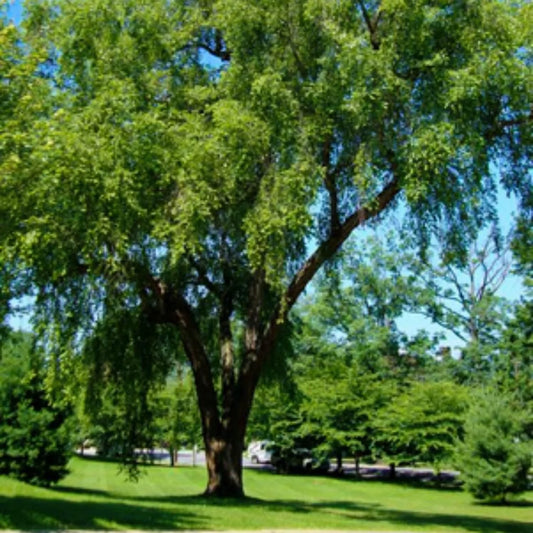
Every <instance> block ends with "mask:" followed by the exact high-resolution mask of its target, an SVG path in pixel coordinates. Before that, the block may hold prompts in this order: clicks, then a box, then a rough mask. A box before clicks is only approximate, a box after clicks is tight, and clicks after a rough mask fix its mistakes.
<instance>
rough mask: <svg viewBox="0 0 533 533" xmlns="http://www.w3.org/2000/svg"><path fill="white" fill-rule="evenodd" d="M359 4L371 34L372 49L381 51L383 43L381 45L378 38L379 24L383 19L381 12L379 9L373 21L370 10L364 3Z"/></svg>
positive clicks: (361, 0)
mask: <svg viewBox="0 0 533 533" xmlns="http://www.w3.org/2000/svg"><path fill="white" fill-rule="evenodd" d="M358 4H359V7H360V8H361V12H362V13H363V18H364V19H365V23H366V25H367V28H368V32H369V33H370V44H371V45H372V48H373V49H374V50H379V47H380V44H381V43H380V39H379V36H378V22H379V19H380V17H381V11H380V10H379V9H378V11H377V12H376V15H375V16H374V18H373V19H371V18H370V14H369V13H368V10H367V9H366V6H365V3H364V1H363V0H359V1H358Z"/></svg>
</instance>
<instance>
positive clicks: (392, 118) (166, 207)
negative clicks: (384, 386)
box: [0, 0, 533, 496]
mask: <svg viewBox="0 0 533 533" xmlns="http://www.w3.org/2000/svg"><path fill="white" fill-rule="evenodd" d="M26 6H27V12H26V15H25V22H24V31H23V33H22V34H21V36H20V37H18V38H17V39H16V40H15V41H14V44H15V45H18V46H19V48H18V49H17V48H16V46H15V49H17V50H18V56H19V57H20V58H21V59H19V57H14V58H13V63H14V64H17V62H19V61H22V62H24V56H26V57H28V54H30V56H29V58H28V61H35V58H37V59H38V60H40V64H39V65H38V66H37V67H36V68H35V69H34V70H33V76H32V78H31V79H30V81H28V82H27V83H26V84H25V85H24V86H23V90H22V91H21V92H18V93H17V92H15V93H14V94H15V97H17V99H16V100H15V101H14V102H13V103H12V104H11V106H10V113H11V114H12V113H13V112H14V113H15V114H17V113H20V114H24V117H26V116H27V115H28V113H30V112H31V113H33V120H32V121H31V122H29V121H27V120H17V121H15V122H13V123H12V124H11V126H9V128H10V129H9V130H6V127H8V126H5V123H4V122H3V121H2V122H1V123H0V128H2V130H1V131H0V135H1V137H0V138H2V139H7V140H8V141H9V145H5V144H3V145H2V148H1V149H2V151H1V154H2V155H1V157H2V159H1V160H0V172H1V182H0V214H1V216H2V225H1V228H2V229H1V230H0V236H1V239H2V244H1V262H2V269H3V270H2V272H6V280H7V282H8V283H9V291H8V293H9V296H21V295H23V294H27V293H30V294H33V295H34V296H35V309H36V317H37V319H38V321H40V323H42V324H46V325H47V332H48V334H47V336H46V339H47V340H48V341H50V342H51V344H50V346H53V345H62V346H63V348H62V349H61V350H56V351H55V352H54V353H56V354H58V355H57V358H58V366H61V365H60V364H59V363H63V362H65V361H68V359H69V357H68V356H69V354H70V355H75V354H76V353H77V352H79V351H80V350H83V347H84V346H85V345H87V343H86V342H85V341H86V340H87V339H91V340H92V339H94V338H97V342H90V343H89V344H88V346H89V347H90V348H89V349H88V350H87V356H90V355H91V354H93V355H95V354H96V355H97V356H98V357H100V358H102V356H103V355H102V354H105V355H106V356H107V360H106V361H105V362H102V364H99V365H96V366H95V368H97V369H99V371H100V372H101V375H102V376H104V377H106V378H110V377H115V378H117V379H118V380H120V379H122V381H123V382H127V380H126V379H125V378H124V376H126V375H128V372H132V371H138V372H140V373H142V374H143V375H145V376H146V379H147V380H148V379H150V380H156V379H158V378H160V377H161V374H163V373H164V372H165V371H166V370H167V369H168V365H166V364H163V363H164V361H163V360H164V358H165V357H166V356H167V351H166V350H165V345H166V343H165V342H162V341H161V337H160V335H163V339H168V338H170V337H172V332H173V331H175V332H177V335H179V337H180V339H181V342H182V344H183V348H184V352H185V354H186V356H187V358H188V360H189V362H190V365H191V368H192V372H193V373H194V379H195V384H196V389H197V395H198V402H199V407H200V411H201V418H202V425H203V439H204V444H205V448H206V457H207V469H208V485H207V489H206V493H207V494H214V495H222V496H228V495H233V496H235V495H236V496H239V495H242V494H243V486H242V467H241V453H242V448H243V439H244V434H245V429H246V423H247V419H248V415H249V411H250V406H251V404H252V399H253V395H254V390H255V388H256V385H257V382H258V379H259V376H260V374H261V371H262V369H263V367H264V366H265V363H266V362H267V361H268V360H269V358H270V357H271V355H272V353H273V352H274V351H275V350H276V343H277V342H278V340H279V338H280V334H282V333H283V329H284V325H285V323H286V321H285V319H286V317H287V314H288V312H289V311H290V309H291V308H292V306H293V305H294V303H295V302H296V301H297V299H298V297H299V296H300V295H301V294H302V292H303V291H304V290H305V288H306V286H307V285H308V284H309V282H310V281H311V280H312V278H313V277H314V275H315V274H316V273H317V272H318V271H319V270H320V269H321V267H322V266H323V265H324V264H325V263H326V262H327V261H328V260H329V259H330V258H332V257H333V255H334V254H335V252H336V251H337V250H338V249H339V248H340V247H341V246H342V244H343V242H344V241H345V240H346V239H347V238H348V236H349V235H350V234H351V233H352V232H353V231H354V230H355V229H356V228H358V227H361V226H363V225H365V224H370V223H372V222H373V221H376V220H378V219H379V217H380V215H381V214H382V213H384V212H385V211H387V210H389V209H391V208H394V207H395V206H398V205H399V204H400V203H401V202H402V201H404V202H405V203H406V205H407V206H408V210H409V212H410V213H411V214H412V215H413V217H412V220H413V231H415V228H418V229H419V230H421V232H422V233H423V232H424V230H425V231H427V230H428V228H430V227H431V225H432V224H433V223H437V222H441V223H442V224H443V225H444V226H445V227H446V229H448V230H449V233H448V235H450V236H451V240H452V241H453V244H454V245H455V246H461V245H463V244H464V241H465V240H466V239H467V237H468V235H469V234H470V233H471V230H473V228H474V227H475V226H476V225H477V224H479V223H481V222H483V221H484V220H486V219H487V218H490V217H491V216H493V215H494V211H495V210H494V202H495V179H496V177H495V175H496V172H494V171H493V172H491V167H490V165H491V162H493V163H495V164H499V167H500V173H499V177H501V180H502V183H503V185H504V186H505V187H506V188H507V189H508V190H524V189H527V188H528V184H527V180H528V175H527V172H525V168H526V167H527V164H528V161H527V159H528V157H527V156H528V154H526V153H525V151H526V150H527V149H528V147H529V146H531V142H530V141H531V130H530V118H531V115H530V96H531V71H530V69H529V67H528V61H529V60H530V56H529V53H530V50H529V48H528V46H529V43H530V37H531V36H530V34H529V33H528V32H530V31H531V27H533V24H528V22H531V8H530V6H528V5H527V2H505V1H500V0H483V1H474V0H457V1H455V2H448V1H443V0H383V1H374V0H372V1H355V2H354V1H345V0H341V1H336V2H331V1H328V0H306V1H302V0H285V1H281V2H280V1H278V0H257V1H254V2H249V1H244V0H224V1H214V0H187V1H186V0H182V1H180V0H175V1H168V0H153V1H151V2H143V3H139V2H137V1H135V0H117V1H115V2H112V3H109V2H108V1H104V0H80V1H78V2H71V1H68V0H50V1H40V0H31V1H28V2H27V3H26ZM10 31H14V30H10ZM3 61H4V60H3ZM7 61H8V62H9V61H11V58H10V57H8V58H7ZM0 65H2V66H1V67H0V69H1V70H0V73H1V75H2V83H1V84H0V85H1V87H2V90H5V88H6V87H9V86H10V84H12V77H11V76H10V74H9V69H8V70H7V74H6V73H5V72H6V69H5V68H4V62H2V63H1V64H0ZM13 124H14V125H15V126H16V127H15V128H13ZM7 274H9V276H7ZM2 275H3V274H2ZM117 328H120V335H118V338H117ZM169 332H170V333H169ZM95 347H97V349H96V348H95ZM98 354H99V355H98ZM147 354H149V356H148V355H147ZM135 358H137V359H138V362H136V363H132V361H133V360H134V359H135ZM130 363H131V364H130ZM126 384H127V383H126Z"/></svg>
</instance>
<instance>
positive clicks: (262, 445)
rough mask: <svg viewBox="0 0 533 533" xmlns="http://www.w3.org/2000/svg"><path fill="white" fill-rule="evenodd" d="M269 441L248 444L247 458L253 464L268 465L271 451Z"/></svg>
mask: <svg viewBox="0 0 533 533" xmlns="http://www.w3.org/2000/svg"><path fill="white" fill-rule="evenodd" d="M271 444H272V442H270V441H269V440H257V441H253V442H251V443H250V445H249V446H248V457H249V458H250V461H252V463H253V464H260V463H261V464H262V463H270V461H271V459H272V450H271V449H270V445H271Z"/></svg>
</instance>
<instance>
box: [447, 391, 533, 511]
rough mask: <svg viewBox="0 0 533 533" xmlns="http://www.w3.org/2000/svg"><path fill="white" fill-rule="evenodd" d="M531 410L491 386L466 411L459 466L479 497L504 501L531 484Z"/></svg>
mask: <svg viewBox="0 0 533 533" xmlns="http://www.w3.org/2000/svg"><path fill="white" fill-rule="evenodd" d="M528 418H529V415H528V412H527V410H526V409H525V408H524V407H521V406H520V405H518V404H516V403H515V402H513V399H512V397H510V396H507V395H505V394H504V393H502V392H499V391H496V390H492V391H489V392H485V393H483V394H482V395H479V396H478V397H477V398H476V400H475V402H474V403H473V405H472V406H471V408H470V411H469V413H468V415H467V419H466V422H465V433H464V440H463V442H461V443H460V444H459V446H458V449H457V461H456V462H457V466H458V468H459V469H460V471H461V476H462V478H463V479H464V482H465V486H466V489H467V490H468V491H469V492H470V493H471V494H472V495H473V496H474V497H475V498H477V499H480V500H498V501H505V499H506V496H507V495H508V494H518V493H520V492H524V491H525V490H526V489H527V488H528V471H529V468H530V466H531V456H532V451H533V450H532V447H531V439H530V437H529V436H528V435H527V433H526V427H527V420H528Z"/></svg>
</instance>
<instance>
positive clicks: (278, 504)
mask: <svg viewBox="0 0 533 533" xmlns="http://www.w3.org/2000/svg"><path fill="white" fill-rule="evenodd" d="M139 500H142V501H144V502H147V501H148V502H149V501H153V502H154V503H159V504H161V503H164V504H175V505H184V506H192V507H194V506H202V507H203V506H206V505H209V506H212V507H215V506H223V507H225V508H226V509H227V508H232V507H233V508H235V509H243V508H245V509H248V510H249V511H250V512H251V513H252V514H253V513H254V509H257V512H258V513H259V512H261V513H263V515H264V513H269V512H271V513H276V514H279V513H287V514H288V515H289V516H290V515H291V514H293V515H298V516H301V515H303V514H306V515H309V516H312V515H313V514H316V515H317V516H318V515H322V518H324V515H330V516H331V517H332V520H335V522H336V523H338V519H339V518H341V519H342V520H343V521H344V520H345V524H343V525H342V528H346V529H358V527H360V526H358V522H360V521H364V522H367V523H368V522H375V523H376V524H377V523H379V522H389V523H394V524H395V525H398V526H402V528H404V529H411V528H423V529H424V530H425V531H433V530H434V529H435V528H436V527H449V528H458V529H462V530H467V531H472V532H483V533H529V532H530V531H532V528H531V526H532V524H531V523H529V524H528V523H526V522H520V521H517V520H510V519H498V518H490V517H476V516H469V515H461V514H455V513H454V512H453V509H450V513H449V514H444V513H438V514H437V513H424V512H414V511H400V510H396V509H388V508H386V507H384V506H383V505H380V504H379V503H357V502H354V501H321V502H305V501H303V500H261V499H259V498H245V499H244V500H237V499H235V500H233V499H229V500H218V499H212V498H206V497H205V496H166V497H159V496H154V497H150V496H148V497H143V498H139ZM296 520H297V517H296V516H295V522H296ZM321 523H323V520H321ZM288 527H290V526H288ZM292 527H295V526H294V525H293V526H292Z"/></svg>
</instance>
